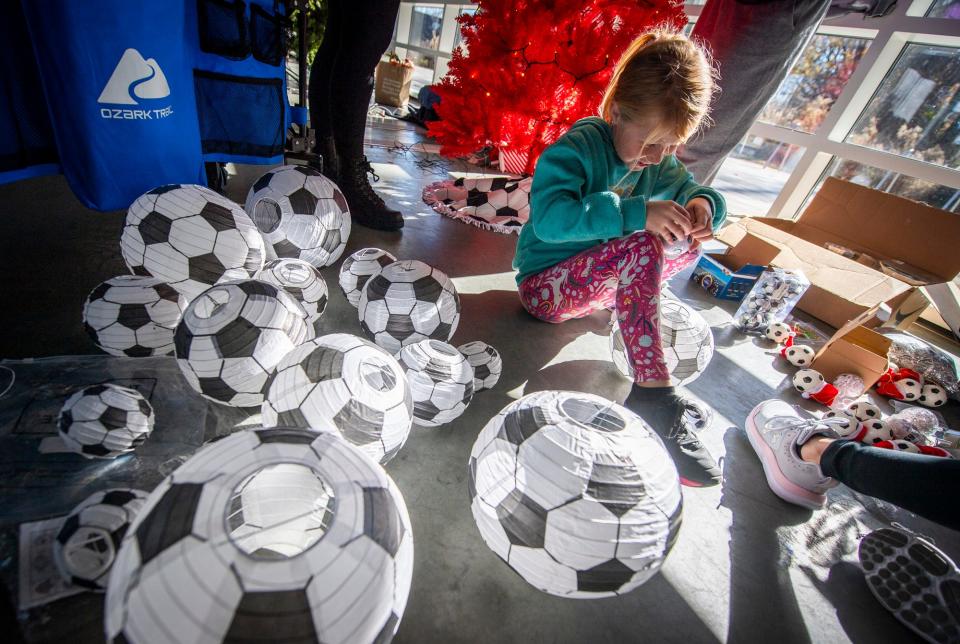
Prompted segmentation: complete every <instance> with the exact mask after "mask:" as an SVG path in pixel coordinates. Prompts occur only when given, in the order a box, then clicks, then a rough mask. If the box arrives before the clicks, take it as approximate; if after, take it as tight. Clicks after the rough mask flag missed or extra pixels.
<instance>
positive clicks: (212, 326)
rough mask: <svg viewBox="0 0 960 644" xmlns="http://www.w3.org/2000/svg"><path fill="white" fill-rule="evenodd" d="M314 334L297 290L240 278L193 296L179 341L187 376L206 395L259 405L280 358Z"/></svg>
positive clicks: (238, 404)
mask: <svg viewBox="0 0 960 644" xmlns="http://www.w3.org/2000/svg"><path fill="white" fill-rule="evenodd" d="M313 336H314V332H313V327H312V326H310V325H309V324H308V323H307V314H306V312H305V311H304V310H303V307H302V306H300V305H299V304H298V303H297V301H296V300H294V299H293V296H292V295H290V294H288V293H287V292H286V291H284V290H283V289H282V288H280V287H278V286H274V285H273V284H267V283H266V282H262V281H260V280H241V281H236V282H227V283H225V284H218V285H217V286H214V287H213V288H211V289H208V290H207V291H204V293H203V294H202V295H200V296H198V297H197V298H196V299H195V300H193V301H192V302H190V305H189V306H188V307H187V310H186V312H185V313H184V314H183V320H181V321H180V325H179V326H178V327H177V331H176V334H175V335H174V344H175V347H176V354H177V363H178V364H179V365H180V370H181V371H182V372H183V375H184V377H186V379H187V382H189V383H190V386H191V387H193V388H194V389H195V390H196V391H198V392H200V393H201V394H202V395H203V396H204V397H205V398H208V399H210V400H213V401H214V402H219V403H223V404H225V405H232V406H234V407H259V406H260V405H261V404H262V403H263V397H264V394H266V391H267V379H268V378H269V376H270V374H271V373H273V370H274V369H275V368H276V366H277V363H278V362H280V359H281V358H283V356H285V355H287V354H288V353H290V352H291V351H292V350H293V348H294V347H295V346H297V345H298V344H302V343H303V342H306V341H307V340H309V339H310V338H312V337H313Z"/></svg>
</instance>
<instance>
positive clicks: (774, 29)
mask: <svg viewBox="0 0 960 644" xmlns="http://www.w3.org/2000/svg"><path fill="white" fill-rule="evenodd" d="M829 7H830V0H768V1H761V2H759V3H758V2H756V0H755V1H754V2H752V3H745V2H741V1H740V0H708V2H707V4H706V5H705V6H704V8H703V13H701V14H700V17H699V18H698V19H697V24H696V26H695V27H694V29H693V37H694V38H695V39H697V40H700V41H702V42H704V43H705V44H706V45H707V46H708V47H709V48H710V50H711V51H712V52H713V57H714V59H715V60H716V62H717V66H718V67H719V70H720V83H719V85H720V88H721V91H720V93H719V94H718V95H717V96H716V98H715V99H714V102H713V108H712V110H711V118H712V119H713V125H712V126H710V127H707V128H704V129H703V130H702V131H701V132H700V133H699V134H697V135H696V136H695V137H694V139H693V140H692V141H690V142H689V143H688V144H687V145H686V146H685V148H684V149H682V150H681V151H680V152H679V153H678V154H677V157H678V158H679V159H680V160H681V161H682V162H683V163H684V164H685V165H686V166H687V169H688V170H689V171H690V172H692V173H693V176H694V178H696V180H697V181H699V182H700V183H703V184H709V183H710V181H712V180H713V177H714V175H716V173H717V170H718V169H719V168H720V164H721V163H723V160H724V159H725V158H726V156H727V154H729V153H730V151H731V150H732V149H733V148H734V147H735V146H736V145H737V144H738V143H739V142H740V139H742V138H743V135H744V134H746V133H747V130H748V129H750V126H751V125H753V122H754V120H755V119H756V118H757V116H758V115H759V114H760V112H761V111H762V110H763V108H764V106H765V105H766V104H767V101H768V100H770V97H771V96H773V93H774V92H775V91H776V90H777V87H778V86H779V85H780V81H782V80H783V79H784V77H785V76H786V75H787V72H788V71H790V67H791V66H792V65H793V63H794V61H795V60H796V59H797V57H798V56H799V55H800V53H801V52H802V51H803V48H804V47H805V46H806V45H807V43H808V42H809V40H810V38H811V37H812V36H813V33H814V31H816V29H817V26H818V25H819V24H820V21H821V20H822V19H823V16H824V15H825V14H826V12H827V9H828V8H829Z"/></svg>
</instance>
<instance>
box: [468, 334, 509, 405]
mask: <svg viewBox="0 0 960 644" xmlns="http://www.w3.org/2000/svg"><path fill="white" fill-rule="evenodd" d="M457 351H459V352H460V353H462V354H463V355H464V357H466V359H467V362H469V363H470V366H471V367H473V391H474V393H476V392H478V391H483V390H485V389H493V387H494V386H495V385H496V384H497V381H498V380H500V373H501V372H502V371H503V360H502V359H501V358H500V353H499V352H498V351H497V350H496V349H494V348H493V347H491V346H490V345H489V344H487V343H486V342H480V341H479V340H477V341H475V342H468V343H466V344H461V345H460V346H459V347H457Z"/></svg>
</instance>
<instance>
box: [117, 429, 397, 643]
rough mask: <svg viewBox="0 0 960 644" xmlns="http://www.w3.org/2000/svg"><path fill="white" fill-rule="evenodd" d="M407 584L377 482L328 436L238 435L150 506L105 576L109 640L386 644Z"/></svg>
mask: <svg viewBox="0 0 960 644" xmlns="http://www.w3.org/2000/svg"><path fill="white" fill-rule="evenodd" d="M412 574H413V533H412V532H411V529H410V519H409V517H408V516H407V509H406V506H405V504H404V502H403V497H402V496H401V494H400V491H399V490H398V489H397V487H396V486H395V485H394V483H393V481H392V480H391V479H390V477H389V476H387V474H386V472H385V471H384V470H383V468H381V467H380V466H379V465H377V464H376V463H374V462H373V461H372V460H370V459H369V458H367V457H366V456H365V455H364V454H363V453H362V452H361V451H360V450H358V449H357V448H356V447H354V446H352V445H350V444H349V443H347V442H346V441H345V440H343V439H342V438H341V437H340V436H338V435H337V434H334V433H332V432H321V433H315V432H310V431H307V430H302V429H289V428H274V429H256V430H244V431H239V432H237V433H234V434H232V435H230V436H228V437H226V438H223V439H221V440H219V441H217V442H215V443H212V444H209V445H207V446H206V447H205V448H203V449H201V450H200V451H199V452H197V453H196V454H195V455H194V456H193V457H191V458H190V459H189V460H188V461H186V462H185V463H184V464H183V465H182V466H180V467H179V468H178V469H177V470H176V471H174V472H173V474H171V475H170V476H168V477H167V478H166V479H165V480H164V481H163V482H162V483H160V485H159V486H158V487H157V488H156V489H155V490H154V491H153V492H152V493H151V494H150V496H149V498H148V499H147V501H146V503H145V505H144V507H143V509H142V510H141V511H140V513H139V514H138V515H137V518H136V520H135V521H134V522H133V525H132V526H131V527H130V530H129V531H128V532H127V536H126V538H125V539H124V540H123V545H122V546H121V548H120V552H119V554H118V555H117V560H116V563H115V564H114V573H113V574H112V575H110V582H109V585H108V586H107V596H106V603H105V608H104V613H105V620H104V621H105V628H106V637H107V641H110V642H130V643H131V644H137V643H145V642H149V643H150V644H155V643H156V644H159V643H167V642H169V643H177V644H179V643H182V642H234V641H241V640H242V641H245V642H277V641H294V640H296V641H303V642H326V643H328V644H339V643H345V642H351V643H353V642H375V641H376V642H389V641H390V639H391V638H392V637H393V635H394V633H395V632H396V630H397V627H398V625H399V623H400V618H401V616H402V615H403V610H404V607H405V606H406V603H407V596H408V594H409V591H410V580H411V577H412Z"/></svg>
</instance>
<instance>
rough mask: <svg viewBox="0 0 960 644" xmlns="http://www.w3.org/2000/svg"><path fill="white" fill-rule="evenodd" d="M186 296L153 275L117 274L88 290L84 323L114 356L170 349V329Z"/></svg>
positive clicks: (165, 353)
mask: <svg viewBox="0 0 960 644" xmlns="http://www.w3.org/2000/svg"><path fill="white" fill-rule="evenodd" d="M186 307H187V300H186V298H184V297H183V296H182V295H180V294H179V293H177V291H176V290H175V289H174V288H173V287H171V286H170V285H169V284H166V283H164V282H161V281H160V280H158V279H157V278H155V277H141V276H139V275H120V276H118V277H113V278H111V279H108V280H107V281H106V282H103V283H102V284H100V285H99V286H97V288H95V289H93V290H92V291H91V292H90V295H88V296H87V300H86V302H84V304H83V326H84V328H85V329H86V330H87V334H88V335H89V336H90V339H91V340H93V341H94V343H95V344H96V345H97V346H98V347H100V348H101V349H103V350H104V351H106V352H107V353H109V354H110V355H114V356H130V357H143V356H162V355H167V354H169V353H173V330H174V329H176V328H177V324H178V323H179V322H180V316H181V315H183V310H184V309H185V308H186Z"/></svg>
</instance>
